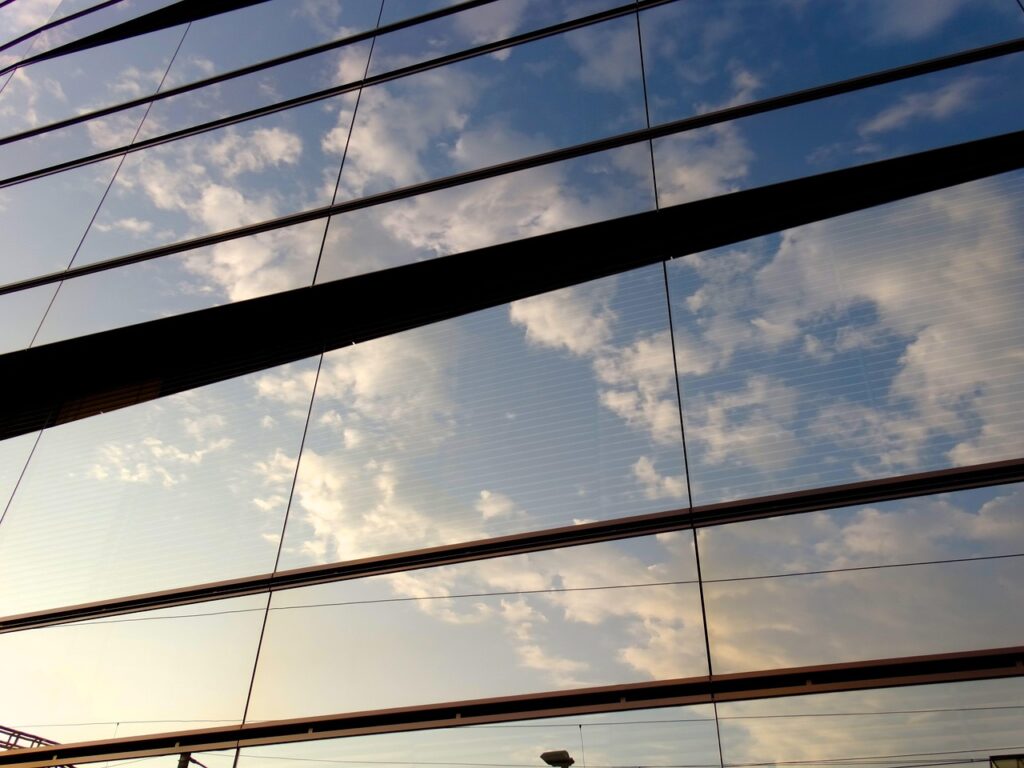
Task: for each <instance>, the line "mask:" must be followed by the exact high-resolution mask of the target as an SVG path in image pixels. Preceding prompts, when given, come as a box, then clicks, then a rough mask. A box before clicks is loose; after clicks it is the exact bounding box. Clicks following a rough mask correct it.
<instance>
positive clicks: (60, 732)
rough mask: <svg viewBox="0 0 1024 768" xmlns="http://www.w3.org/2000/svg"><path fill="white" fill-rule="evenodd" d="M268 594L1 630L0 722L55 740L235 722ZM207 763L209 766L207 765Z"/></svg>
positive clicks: (240, 716) (250, 670) (243, 696)
mask: <svg viewBox="0 0 1024 768" xmlns="http://www.w3.org/2000/svg"><path fill="white" fill-rule="evenodd" d="M266 605H267V598H266V595H252V596H249V597H240V598H235V599H232V600H221V601H217V602H213V603H203V604H202V605H199V606H190V607H187V608H183V607H181V608H168V609H165V610H161V611H152V612H149V613H134V614H127V615H125V616H116V617H112V618H109V619H102V620H97V621H93V622H87V623H80V624H65V625H61V626H56V627H46V628H43V629H32V630H26V631H23V632H9V633H6V634H2V635H0V654H2V655H3V657H4V658H5V659H17V663H13V664H6V665H5V667H4V684H3V686H2V687H0V718H2V719H0V722H2V723H3V724H4V725H5V726H7V727H9V728H17V729H18V730H24V731H28V732H29V733H32V734H34V735H37V736H42V737H44V738H49V739H53V740H54V741H58V742H71V741H89V740H91V739H103V738H112V737H115V736H131V735H134V734H140V733H154V732H159V731H177V730H185V729H189V728H203V727H214V726H218V725H230V724H232V723H238V722H240V721H241V719H242V715H243V712H244V710H245V697H246V693H247V692H248V687H249V680H250V677H251V675H252V669H253V663H254V661H255V656H256V646H257V642H258V640H259V636H260V626H261V624H262V622H263V614H264V610H265V609H266ZM211 768H212V766H211Z"/></svg>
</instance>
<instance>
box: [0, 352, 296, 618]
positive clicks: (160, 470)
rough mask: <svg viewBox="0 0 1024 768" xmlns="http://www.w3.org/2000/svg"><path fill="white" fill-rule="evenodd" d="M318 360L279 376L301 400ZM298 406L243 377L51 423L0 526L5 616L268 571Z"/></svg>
mask: <svg viewBox="0 0 1024 768" xmlns="http://www.w3.org/2000/svg"><path fill="white" fill-rule="evenodd" d="M315 370H316V360H312V361H303V362H300V363H296V364H294V365H291V366H289V367H287V369H285V370H280V371H277V375H278V376H280V378H281V381H282V382H287V384H286V385H287V386H290V387H291V388H292V389H293V390H294V391H295V392H296V393H302V392H303V391H304V392H305V394H304V395H300V396H301V397H304V398H305V399H306V403H307V405H308V399H309V397H310V395H311V381H310V383H308V384H307V383H305V380H306V374H307V373H308V372H311V371H315ZM265 375H268V374H266V373H264V374H259V376H265ZM305 416H306V409H305V408H302V409H294V408H292V407H290V406H287V405H284V406H277V405H276V404H275V403H273V402H271V401H269V400H267V399H266V398H265V397H261V396H260V394H259V392H258V388H257V381H256V378H254V377H252V376H248V377H242V378H238V379H232V380H229V381H225V382H222V383H220V384H214V385H211V386H209V387H204V388H201V389H195V390H190V391H188V392H183V393H181V394H179V395H174V396H172V397H167V398H162V399H159V400H153V401H151V402H149V403H145V404H143V405H139V406H135V407H133V408H127V409H122V410H118V411H113V412H111V413H107V414H101V415H98V416H94V417H91V418H88V419H82V420H79V421H75V422H72V423H69V424H65V425H62V426H59V427H52V428H50V429H48V430H46V432H45V433H44V435H43V436H42V438H41V439H40V442H39V446H38V448H37V449H36V451H35V453H34V455H33V460H32V462H30V465H29V467H28V469H27V471H26V472H25V475H24V477H23V478H22V480H21V483H20V484H19V485H18V489H17V493H16V494H15V495H14V498H13V499H12V501H11V503H10V505H9V507H8V509H7V514H6V516H5V517H4V521H3V525H2V526H0V614H4V615H8V614H14V613H20V612H24V611H29V610H35V609H41V608H45V607H56V606H59V605H67V604H71V603H79V602H86V601H90V600H99V599H104V598H109V597H115V596H118V595H128V594H133V593H137V592H149V591H153V590H157V589H167V588H170V587H173V586H179V585H182V584H186V583H199V582H204V581H215V580H218V579H223V578H229V577H232V576H244V575H249V574H254V573H261V572H263V573H265V572H268V571H271V570H273V567H274V562H275V558H276V554H277V544H278V540H279V537H280V532H281V525H282V523H283V519H284V513H285V509H286V507H287V502H288V492H289V489H290V487H291V480H292V475H293V473H294V463H295V458H296V456H297V453H298V446H299V441H300V440H301V437H302V427H303V423H304V421H305ZM25 439H26V438H25V437H22V438H18V439H17V440H16V441H5V442H4V443H3V445H4V446H5V447H6V446H7V445H8V444H9V443H10V444H11V446H12V448H13V447H16V445H17V442H18V441H24V440H25ZM11 460H12V461H14V460H15V456H12V457H11ZM289 462H290V463H291V469H289V468H288V464H289ZM5 501H6V499H5Z"/></svg>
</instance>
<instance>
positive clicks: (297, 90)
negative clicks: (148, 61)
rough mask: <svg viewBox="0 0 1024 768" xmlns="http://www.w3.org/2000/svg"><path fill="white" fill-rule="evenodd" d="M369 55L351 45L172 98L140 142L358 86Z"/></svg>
mask: <svg viewBox="0 0 1024 768" xmlns="http://www.w3.org/2000/svg"><path fill="white" fill-rule="evenodd" d="M257 7H259V6H257ZM264 7H265V6H264ZM369 54H370V43H369V42H367V41H363V42H359V43H353V44H351V45H347V46H345V47H343V48H339V49H335V50H332V51H327V52H324V53H320V54H317V55H316V56H310V57H308V58H303V59H299V60H297V61H292V62H289V63H287V64H280V65H278V66H276V67H272V68H270V69H265V70H261V71H259V72H253V73H252V74H248V75H243V76H241V77H238V78H232V79H231V80H225V81H224V82H221V83H216V84H214V85H210V86H206V87H205V88H197V89H196V90H192V91H186V92H185V93H182V94H178V95H176V96H169V97H168V98H166V99H163V100H161V101H157V102H154V103H153V106H152V109H150V111H149V115H148V116H147V118H146V123H145V125H143V126H142V130H141V132H140V134H139V138H140V140H145V139H149V138H152V137H154V136H162V135H164V134H166V133H170V132H172V131H177V130H182V129H185V128H190V127H192V126H195V125H201V124H203V123H206V122H209V121H212V120H216V119H219V118H226V117H230V116H234V115H237V114H241V113H244V112H248V111H249V110H252V109H257V108H259V107H266V106H270V105H273V104H277V103H280V102H282V101H286V100H288V99H291V98H295V97H299V96H305V95H307V94H309V93H312V92H315V91H322V90H324V89H327V88H332V87H334V86H337V85H343V84H346V83H353V82H356V81H358V80H360V79H362V77H363V73H364V72H365V71H366V64H367V59H368V57H369ZM325 103H326V102H321V104H325ZM243 128H244V126H243ZM337 130H340V131H342V133H343V135H347V133H348V124H347V123H345V124H344V125H343V126H341V127H340V128H338V129H337ZM338 140H339V139H337V138H335V139H334V141H338Z"/></svg>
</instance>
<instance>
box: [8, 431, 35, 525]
mask: <svg viewBox="0 0 1024 768" xmlns="http://www.w3.org/2000/svg"><path fill="white" fill-rule="evenodd" d="M36 435H37V433H36V432H30V433H28V434H25V435H18V436H17V437H12V438H9V439H7V440H2V441H0V519H2V518H3V517H4V513H5V512H6V509H7V502H8V501H10V499H11V494H12V493H14V487H15V485H17V483H18V478H19V477H20V476H21V473H22V470H24V469H25V463H26V462H27V461H28V457H29V453H30V452H31V451H32V446H33V445H34V444H35V441H36Z"/></svg>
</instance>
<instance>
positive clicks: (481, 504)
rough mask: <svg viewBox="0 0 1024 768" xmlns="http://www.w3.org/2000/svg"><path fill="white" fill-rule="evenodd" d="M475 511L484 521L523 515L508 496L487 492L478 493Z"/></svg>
mask: <svg viewBox="0 0 1024 768" xmlns="http://www.w3.org/2000/svg"><path fill="white" fill-rule="evenodd" d="M476 511H477V512H479V513H480V514H481V515H483V518H484V520H491V519H493V518H497V517H509V516H511V515H522V514H524V513H523V511H522V510H521V509H519V507H517V506H516V504H515V502H514V501H512V499H510V498H509V497H508V496H506V495H504V494H502V493H497V492H495V491H487V490H483V491H480V496H479V497H478V498H477V502H476Z"/></svg>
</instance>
